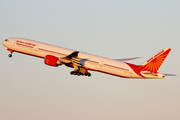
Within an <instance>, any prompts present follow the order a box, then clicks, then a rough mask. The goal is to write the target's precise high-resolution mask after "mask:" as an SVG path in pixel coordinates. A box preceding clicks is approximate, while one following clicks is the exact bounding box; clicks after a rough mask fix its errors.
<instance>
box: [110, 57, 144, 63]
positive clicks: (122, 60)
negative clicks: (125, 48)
mask: <svg viewBox="0 0 180 120" xmlns="http://www.w3.org/2000/svg"><path fill="white" fill-rule="evenodd" d="M139 58H142V57H134V58H125V59H114V60H117V61H120V62H124V61H128V60H135V59H139Z"/></svg>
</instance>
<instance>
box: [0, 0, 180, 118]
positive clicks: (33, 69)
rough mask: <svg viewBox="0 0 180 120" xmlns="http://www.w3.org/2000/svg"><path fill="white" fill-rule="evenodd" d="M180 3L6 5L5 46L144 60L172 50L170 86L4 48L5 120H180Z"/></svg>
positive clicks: (0, 107) (0, 84)
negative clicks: (80, 71) (76, 68)
mask: <svg viewBox="0 0 180 120" xmlns="http://www.w3.org/2000/svg"><path fill="white" fill-rule="evenodd" d="M179 6H180V1H178V0H171V1H170V0H151V1H143V0H137V1H133V0H128V1H120V0H91V1H83V0H76V1H73V0H54V1H52V0H51V1H50V0H31V1H24V0H1V1H0V16H1V17H0V18H1V19H0V33H1V35H0V39H1V41H3V40H4V39H6V38H11V37H21V38H28V39H32V40H37V41H40V42H45V43H50V44H55V45H58V46H62V47H66V48H70V49H74V50H79V51H84V52H87V53H91V54H95V55H99V56H104V57H108V58H116V59H118V58H130V57H143V58H142V59H138V60H133V61H130V62H131V63H135V64H141V63H143V62H144V61H146V60H147V59H149V58H150V57H152V56H153V55H154V54H156V53H157V52H159V51H161V50H162V49H164V48H165V47H170V48H172V51H171V52H170V54H169V56H168V57H167V59H166V60H165V62H164V63H163V65H162V66H161V68H160V70H159V72H161V73H173V74H176V75H178V76H176V77H166V78H165V79H163V80H138V79H124V78H119V77H114V76H111V75H106V74H102V73H97V72H91V74H92V77H90V78H88V77H77V76H71V75H70V74H69V72H70V71H72V70H73V69H71V68H67V67H65V66H60V67H58V68H53V67H49V66H46V65H45V64H44V61H43V59H39V58H35V57H31V56H27V55H22V54H18V53H14V54H13V57H12V58H8V57H7V55H8V54H9V52H8V51H6V50H5V49H4V47H3V46H2V45H1V46H0V49H1V50H0V54H1V63H0V96H1V97H0V113H1V115H0V119H2V120H12V119H13V120H24V119H26V120H36V119H44V120H49V119H52V120H57V119H65V120H72V119H73V120H92V119H93V120H99V119H103V120H110V119H111V120H112V119H114V120H119V119H123V120H132V119H133V120H145V119H146V120H152V119H159V120H169V119H174V120H179V119H180V115H179V111H180V102H179V101H180V82H179V80H180V77H179V76H180V70H179V67H180V63H179V61H180V56H179V52H180V47H179V45H180V40H179V39H180V35H179V33H180V23H179V21H180V8H179Z"/></svg>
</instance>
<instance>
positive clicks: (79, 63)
mask: <svg viewBox="0 0 180 120" xmlns="http://www.w3.org/2000/svg"><path fill="white" fill-rule="evenodd" d="M2 44H3V45H4V46H5V49H6V50H8V51H10V54H9V55H8V56H9V57H12V53H13V52H18V53H22V54H27V55H31V56H35V57H40V58H43V59H44V63H45V64H46V65H49V66H53V67H57V66H60V65H65V66H67V67H72V68H74V70H73V71H71V72H70V74H71V75H78V76H79V75H85V76H91V74H90V73H89V71H98V72H102V73H106V74H110V75H114V76H118V77H123V78H142V79H147V78H150V79H153V78H154V79H157V78H165V75H164V74H160V73H159V72H158V70H159V68H160V66H161V65H162V63H163V61H164V60H165V58H166V57H167V55H168V54H169V52H170V51H171V49H170V48H165V49H163V50H162V51H160V52H159V53H157V54H156V55H155V56H153V57H151V58H150V59H149V60H147V61H146V62H144V63H143V64H141V65H134V64H131V63H127V62H125V61H127V60H133V59H137V57H136V58H129V59H109V58H105V57H100V56H96V55H92V54H87V53H84V52H79V51H74V50H71V49H67V48H63V47H58V46H54V45H50V44H45V43H41V42H37V41H33V40H28V39H22V38H8V39H6V40H4V41H3V42H2Z"/></svg>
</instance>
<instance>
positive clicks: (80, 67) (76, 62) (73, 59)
mask: <svg viewBox="0 0 180 120" xmlns="http://www.w3.org/2000/svg"><path fill="white" fill-rule="evenodd" d="M78 53H79V51H74V52H73V53H71V54H70V55H68V56H66V57H64V58H60V59H59V60H60V61H61V62H63V63H65V64H66V63H68V64H72V66H73V68H74V71H75V72H76V71H78V72H80V73H82V74H85V73H86V69H85V67H84V64H83V63H84V62H85V61H86V60H87V59H81V60H80V59H79V58H78ZM66 65H67V64H66Z"/></svg>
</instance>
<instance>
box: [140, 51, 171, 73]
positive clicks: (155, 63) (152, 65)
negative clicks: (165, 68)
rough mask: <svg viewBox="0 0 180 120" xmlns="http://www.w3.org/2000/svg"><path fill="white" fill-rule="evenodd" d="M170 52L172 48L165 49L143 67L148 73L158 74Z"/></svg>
mask: <svg viewBox="0 0 180 120" xmlns="http://www.w3.org/2000/svg"><path fill="white" fill-rule="evenodd" d="M170 51H171V49H170V48H165V49H164V50H162V51H161V52H159V53H158V54H156V55H155V56H153V57H152V58H150V59H149V60H148V61H146V62H145V63H143V64H142V65H141V66H142V67H143V68H144V70H146V71H149V72H152V73H157V71H158V70H159V68H160V66H161V65H162V63H163V62H164V60H165V58H166V57H167V55H168V54H169V52H170Z"/></svg>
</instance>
